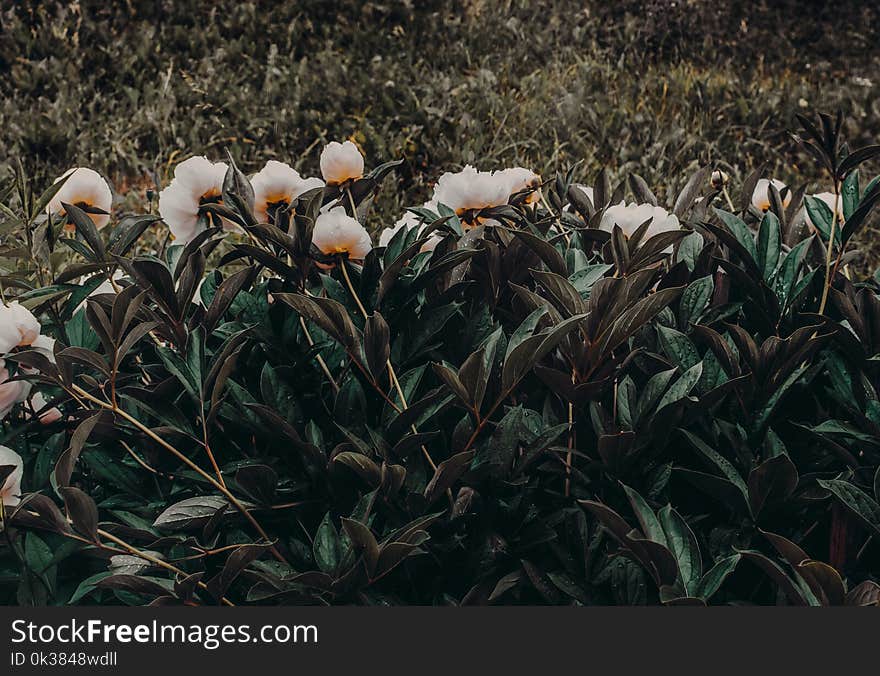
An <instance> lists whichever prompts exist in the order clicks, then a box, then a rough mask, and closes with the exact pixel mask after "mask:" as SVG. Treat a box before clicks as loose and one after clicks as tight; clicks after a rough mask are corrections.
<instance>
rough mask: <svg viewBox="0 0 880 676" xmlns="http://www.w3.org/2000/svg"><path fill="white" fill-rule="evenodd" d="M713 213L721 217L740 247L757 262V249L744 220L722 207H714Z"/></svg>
mask: <svg viewBox="0 0 880 676" xmlns="http://www.w3.org/2000/svg"><path fill="white" fill-rule="evenodd" d="M715 214H716V215H717V216H718V218H720V219H721V222H722V223H724V225H725V226H727V229H728V230H729V231H730V233H731V234H732V235H733V236H734V237H735V238H736V241H738V242H739V243H740V244H741V245H742V247H743V248H744V249H745V250H746V251H747V252H748V253H749V255H751V257H752V260H753V261H754V262H755V263H756V264H757V261H758V251H757V249H756V248H755V240H754V239H752V231H751V230H749V226H747V225H746V224H745V222H744V221H743V220H742V219H741V218H740V217H739V216H736V215H734V214H731V213H729V212H727V211H724V210H723V209H715Z"/></svg>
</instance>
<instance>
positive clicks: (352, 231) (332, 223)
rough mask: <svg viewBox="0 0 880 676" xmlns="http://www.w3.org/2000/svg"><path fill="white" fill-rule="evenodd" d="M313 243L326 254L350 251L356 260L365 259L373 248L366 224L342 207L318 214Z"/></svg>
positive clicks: (349, 253) (351, 256) (350, 255)
mask: <svg viewBox="0 0 880 676" xmlns="http://www.w3.org/2000/svg"><path fill="white" fill-rule="evenodd" d="M312 243H313V244H314V245H315V246H316V247H318V249H320V250H321V251H322V252H324V253H325V254H336V253H348V255H349V257H350V258H352V259H355V260H363V259H364V258H365V257H366V255H367V254H368V253H369V252H370V249H372V248H373V243H372V240H371V239H370V235H369V233H368V232H367V231H366V230H365V229H364V226H362V225H361V224H360V223H358V222H357V221H356V220H355V219H353V218H352V217H351V216H349V215H348V214H346V213H345V209H343V208H342V207H336V208H334V209H331V210H330V211H328V212H327V213H325V214H321V215H320V216H318V219H317V220H316V221H315V229H314V231H313V232H312Z"/></svg>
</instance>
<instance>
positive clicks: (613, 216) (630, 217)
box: [599, 202, 681, 239]
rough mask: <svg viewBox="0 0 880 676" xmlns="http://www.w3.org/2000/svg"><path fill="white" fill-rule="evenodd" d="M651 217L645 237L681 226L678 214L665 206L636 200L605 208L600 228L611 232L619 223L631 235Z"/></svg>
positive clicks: (624, 232) (625, 232) (627, 234)
mask: <svg viewBox="0 0 880 676" xmlns="http://www.w3.org/2000/svg"><path fill="white" fill-rule="evenodd" d="M649 219H650V220H651V224H650V225H649V226H648V231H647V232H646V233H645V239H648V238H649V237H653V236H654V235H656V234H659V233H661V232H666V231H668V230H678V229H679V228H680V227H681V223H679V220H678V216H676V215H675V214H670V213H669V212H668V211H666V209H664V208H663V207H655V206H653V205H651V204H635V203H634V202H631V203H629V204H626V203H624V202H621V203H620V204H614V205H612V206H610V207H608V208H607V209H606V210H605V213H604V214H602V220H601V222H600V223H599V229H600V230H605V231H607V232H611V231H612V230H613V229H614V225H615V224H617V225H619V226H620V229H621V230H623V234H625V235H626V236H627V237H630V236H632V234H633V233H634V232H635V231H636V230H638V228H639V226H640V225H641V224H642V223H644V222H645V221H647V220H649Z"/></svg>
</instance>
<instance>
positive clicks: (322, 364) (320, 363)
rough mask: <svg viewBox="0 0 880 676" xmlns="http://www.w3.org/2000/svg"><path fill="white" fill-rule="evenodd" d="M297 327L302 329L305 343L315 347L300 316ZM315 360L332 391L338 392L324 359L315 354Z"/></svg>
mask: <svg viewBox="0 0 880 676" xmlns="http://www.w3.org/2000/svg"><path fill="white" fill-rule="evenodd" d="M299 325H300V326H301V327H302V330H303V333H304V334H305V335H306V341H308V343H309V347H315V340H314V339H313V338H312V334H311V333H309V327H308V326H306V320H305V319H304V318H303V316H302V315H300V317H299ZM315 360H316V361H317V362H318V366H320V367H321V370H322V371H323V372H324V375H325V376H327V379H328V380H329V381H330V385H332V386H333V391H334V392H336V393H338V392H339V384H338V383H337V382H336V380H335V379H334V378H333V374H331V373H330V369H329V368H328V367H327V362H325V361H324V358H323V357H322V356H321V355H319V354H316V355H315Z"/></svg>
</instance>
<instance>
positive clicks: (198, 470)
mask: <svg viewBox="0 0 880 676" xmlns="http://www.w3.org/2000/svg"><path fill="white" fill-rule="evenodd" d="M72 387H73V389H74V391H75V392H76V393H77V394H79V396H81V397H82V398H83V399H87V400H88V401H91V402H92V403H94V404H97V405H98V406H100V407H101V408H104V409H106V410H108V411H112V412H113V413H115V414H118V415H120V416H121V417H123V418H124V419H125V420H127V421H128V422H129V423H131V424H132V425H134V426H135V427H136V428H137V429H139V430H140V431H141V432H143V433H144V434H146V435H147V436H148V437H150V439H152V440H153V441H155V442H156V443H157V444H159V445H160V446H161V447H162V448H164V449H165V450H166V451H168V452H170V453H171V454H172V455H174V457H176V458H177V459H178V460H180V461H181V462H182V463H183V464H185V465H186V466H187V467H189V468H190V469H191V470H193V471H194V472H196V473H197V474H198V475H199V476H201V477H202V478H203V479H205V481H207V482H208V483H210V484H211V485H212V486H213V487H214V488H216V489H217V490H218V491H220V492H221V493H222V494H223V496H224V497H225V498H226V499H227V500H229V502H230V503H231V504H232V505H233V506H234V507H235V508H236V509H237V510H238V511H239V512H241V514H242V516H244V517H245V518H246V519H247V520H248V521H249V522H250V523H251V525H252V526H253V527H254V529H255V530H256V531H257V533H259V535H260V537H262V538H263V539H265V540H266V542H268V543H270V544H269V551H271V552H272V555H273V556H274V557H275V558H276V559H277V560H278V561H280V562H281V563H285V564H287V563H288V562H287V560H286V559H285V558H284V557H283V556H282V555H281V552H279V551H278V549H276V547H275V545H274V544H271V542H272V539H271V538H270V537H269V536H268V535H267V533H266V531H265V530H263V527H262V526H261V525H260V524H259V523H258V522H257V520H256V519H255V518H254V516H253V515H252V514H251V513H250V512H249V511H248V510H247V508H246V507H245V506H244V505H243V504H241V502H240V501H239V500H238V498H236V497H235V496H234V495H233V494H232V493H231V492H230V491H229V489H228V488H226V486H224V485H223V484H222V483H220V482H219V481H217V480H216V479H215V478H214V477H212V476H211V475H210V474H208V473H207V472H206V471H205V470H203V469H202V468H201V467H199V466H198V465H197V464H196V463H194V462H193V461H192V460H190V459H189V458H188V457H186V456H185V455H184V454H183V453H181V452H180V451H179V450H177V449H176V448H175V447H174V446H172V445H171V444H169V443H168V442H167V441H165V440H164V439H163V438H162V437H160V436H159V435H158V434H156V433H155V432H154V431H153V430H151V429H150V428H149V427H147V426H146V425H144V424H143V423H142V422H140V421H139V420H137V419H136V418H134V417H133V416H131V415H130V414H128V413H126V412H125V411H124V410H123V409H121V408H119V407H117V406H113V405H112V404H108V403H107V402H105V401H102V400H100V399H98V398H97V397H95V396H93V395H91V394H90V393H88V392H87V391H86V390H84V389H82V388H81V387H79V386H78V385H73V386H72Z"/></svg>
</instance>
